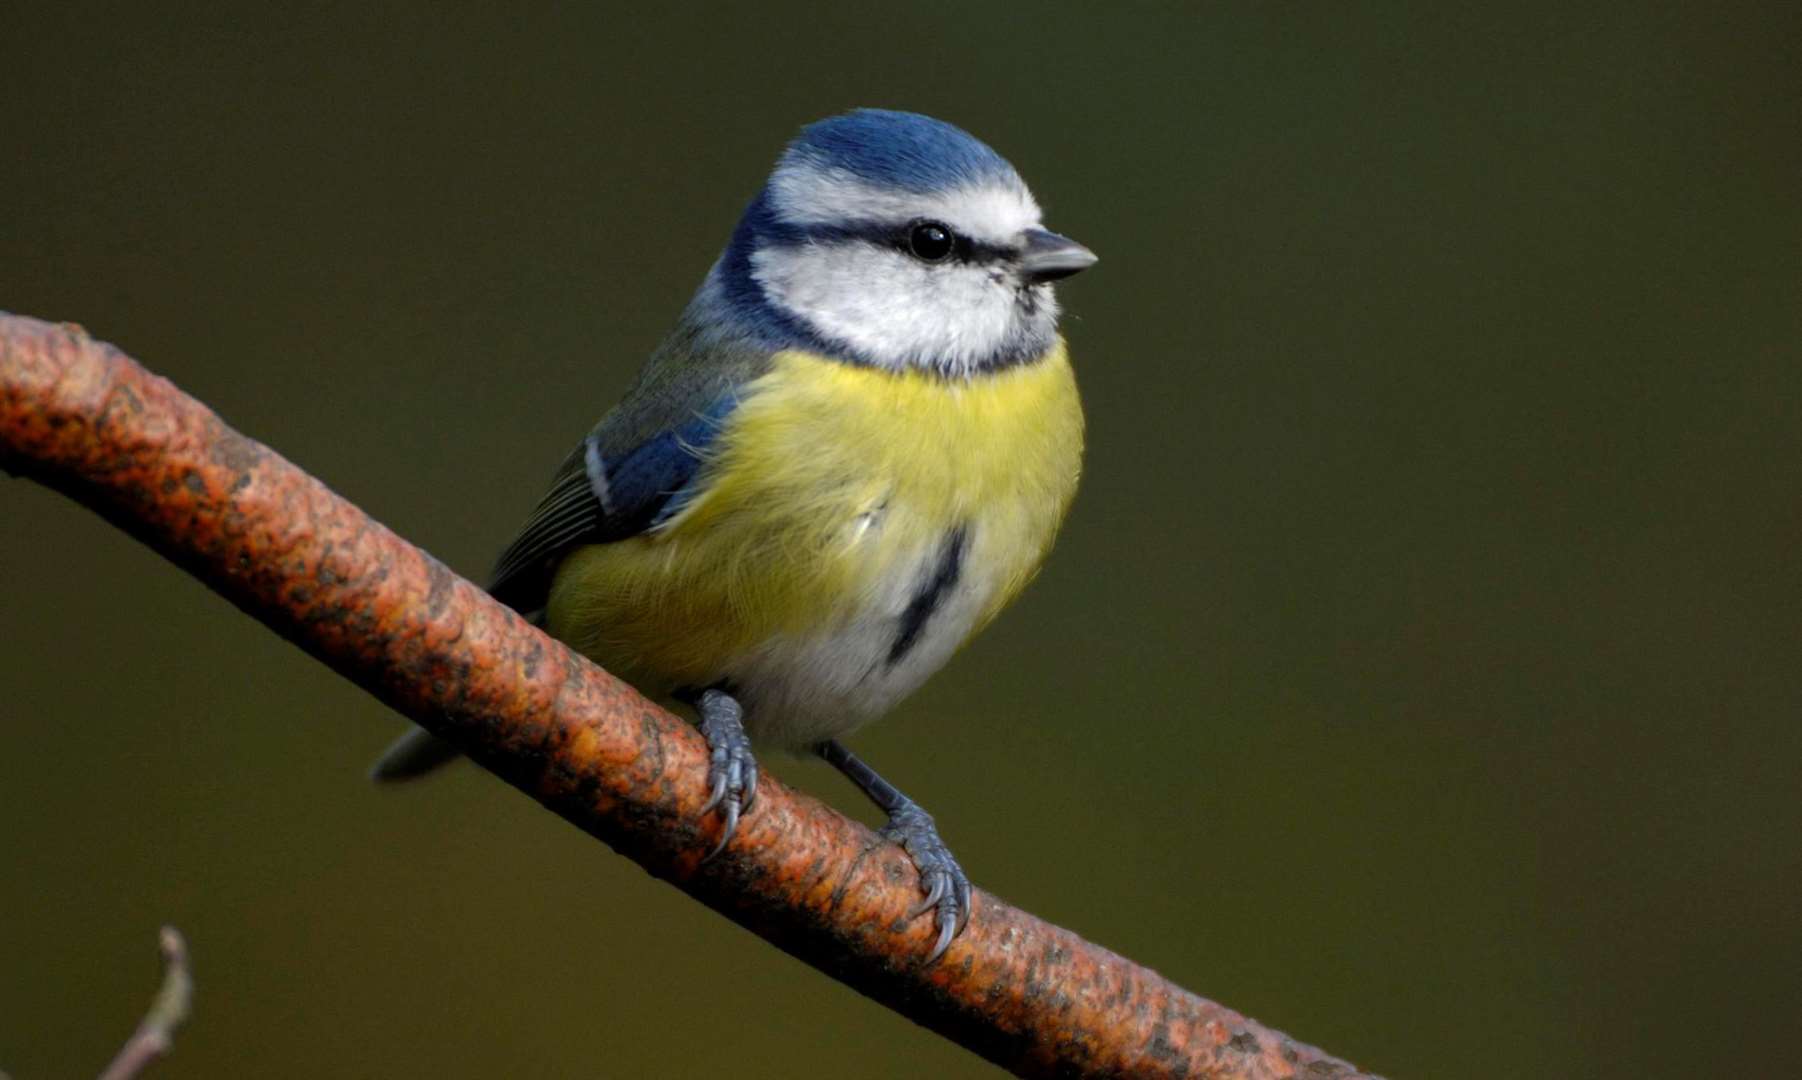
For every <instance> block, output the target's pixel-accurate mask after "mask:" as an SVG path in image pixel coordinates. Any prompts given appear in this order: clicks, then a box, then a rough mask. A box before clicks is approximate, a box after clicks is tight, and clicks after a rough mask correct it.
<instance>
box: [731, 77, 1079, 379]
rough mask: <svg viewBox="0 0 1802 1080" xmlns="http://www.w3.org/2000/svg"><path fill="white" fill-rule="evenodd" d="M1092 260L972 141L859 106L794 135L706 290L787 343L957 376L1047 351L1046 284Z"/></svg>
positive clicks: (1051, 307)
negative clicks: (717, 291) (1047, 222)
mask: <svg viewBox="0 0 1802 1080" xmlns="http://www.w3.org/2000/svg"><path fill="white" fill-rule="evenodd" d="M1094 262H1095V256H1094V254H1093V253H1091V252H1090V251H1089V250H1088V249H1087V248H1085V247H1083V246H1082V245H1081V244H1078V243H1077V242H1076V241H1074V240H1070V239H1067V238H1065V237H1062V236H1059V235H1058V234H1056V233H1054V232H1050V231H1049V230H1047V229H1045V228H1044V227H1043V225H1042V224H1041V220H1040V213H1039V206H1038V204H1037V203H1036V202H1035V201H1034V200H1033V197H1032V193H1031V192H1030V191H1028V190H1027V187H1026V183H1025V181H1023V180H1021V179H1020V175H1019V174H1018V173H1017V172H1015V171H1014V168H1013V166H1012V165H1009V164H1008V163H1007V161H1006V160H1005V159H1004V158H1002V157H1001V155H999V154H997V153H996V152H995V151H994V150H992V149H990V148H989V147H988V146H986V145H985V144H983V143H982V142H981V141H979V140H977V139H976V138H975V137H974V136H972V135H970V134H968V133H967V132H965V131H963V130H961V129H959V128H956V127H953V126H952V125H950V124H947V123H944V122H943V121H939V120H934V119H932V118H931V117H927V116H921V115H919V114H917V113H907V112H892V111H889V110H883V109H859V110H857V111H855V112H850V113H846V114H845V115H843V116H835V117H832V118H830V119H827V120H821V121H819V122H818V123H815V124H811V125H809V126H808V127H806V128H804V129H802V131H801V134H800V135H799V137H797V138H796V139H795V140H794V142H792V143H791V144H790V145H789V147H788V149H787V150H786V151H785V152H784V153H783V155H782V157H781V158H780V160H778V161H777V163H776V167H775V170H774V171H773V172H772V173H771V174H770V178H769V181H768V183H766V184H765V186H764V188H763V190H762V191H761V192H760V193H759V194H758V195H757V197H756V198H755V199H754V200H752V202H751V205H750V207H749V208H748V209H747V210H746V211H745V214H744V217H743V218H742V219H741V220H740V222H739V225H738V228H737V230H736V231H735V232H734V234H733V238H732V242H731V244H730V246H728V248H727V250H726V254H725V255H724V256H723V257H722V258H721V260H720V263H719V265H718V267H716V269H715V271H714V277H715V278H716V279H718V280H717V282H710V284H717V285H718V287H719V288H721V289H722V290H723V292H724V294H725V296H726V297H727V298H729V300H730V302H731V305H732V307H734V308H735V309H736V312H737V315H738V316H739V317H740V318H742V319H745V320H749V321H751V322H752V323H754V324H756V326H757V327H758V329H759V335H760V336H763V337H767V338H771V339H775V340H774V343H775V344H778V345H779V346H781V347H801V348H809V349H813V350H815V351H819V352H822V353H826V354H828V355H834V356H838V357H841V358H843V359H847V360H850V361H852V362H855V363H862V364H869V365H874V366H879V367H884V368H890V369H894V370H904V369H920V370H925V371H930V372H933V373H936V374H940V375H946V376H959V375H968V374H971V373H974V372H979V371H986V370H994V369H996V368H1000V367H1004V366H1007V365H1008V364H1012V363H1018V362H1021V361H1024V360H1029V359H1032V358H1034V357H1037V356H1039V355H1041V354H1042V353H1044V352H1045V350H1046V349H1048V348H1050V347H1051V345H1052V343H1053V342H1054V341H1055V339H1056V334H1057V314H1058V308H1057V300H1056V297H1055V296H1054V295H1053V292H1052V285H1051V283H1052V282H1053V281H1056V280H1058V279H1060V278H1064V277H1068V276H1069V275H1071V274H1074V273H1077V272H1078V271H1080V270H1083V269H1085V268H1087V267H1088V266H1090V265H1092V264H1093V263H1094Z"/></svg>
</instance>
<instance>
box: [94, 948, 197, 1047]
mask: <svg viewBox="0 0 1802 1080" xmlns="http://www.w3.org/2000/svg"><path fill="white" fill-rule="evenodd" d="M157 946H158V948H159V949H160V950H161V951H162V954H163V985H162V988H161V989H159V990H158V991H157V992H156V1000H154V1001H152V1002H151V1003H150V1011H149V1012H147V1013H145V1014H144V1019H143V1020H141V1021H139V1022H138V1029H137V1030H136V1031H134V1032H132V1033H131V1038H129V1039H127V1040H125V1045H124V1046H122V1047H120V1048H119V1053H118V1054H116V1055H115V1056H114V1057H113V1061H112V1064H110V1065H108V1066H107V1067H106V1071H105V1072H103V1073H101V1074H100V1080H134V1078H135V1077H136V1076H137V1075H138V1074H139V1073H141V1072H143V1071H144V1068H145V1067H146V1066H148V1065H149V1064H150V1063H151V1062H153V1061H155V1060H156V1059H157V1058H160V1057H162V1056H163V1055H164V1054H167V1053H168V1052H169V1048H170V1047H171V1046H174V1045H175V1029H176V1028H178V1027H181V1026H182V1024H184V1023H186V1022H187V1019H188V1005H189V1002H191V1001H192V1000H193V998H194V977H193V976H192V975H190V974H189V973H188V943H187V942H185V941H183V940H182V937H181V931H179V930H177V929H176V928H175V927H173V926H165V927H163V932H162V933H161V934H160V935H159V936H158V938H157Z"/></svg>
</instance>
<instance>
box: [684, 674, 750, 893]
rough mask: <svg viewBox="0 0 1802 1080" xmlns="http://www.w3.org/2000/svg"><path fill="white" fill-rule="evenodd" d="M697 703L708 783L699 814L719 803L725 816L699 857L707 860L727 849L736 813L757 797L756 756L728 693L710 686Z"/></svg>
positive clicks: (734, 829) (745, 810)
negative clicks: (715, 836)
mask: <svg viewBox="0 0 1802 1080" xmlns="http://www.w3.org/2000/svg"><path fill="white" fill-rule="evenodd" d="M697 706H698V708H699V710H700V713H701V723H700V725H699V726H700V729H701V734H702V735H703V736H704V737H705V738H706V739H707V749H708V756H707V778H708V782H709V784H710V785H711V787H710V790H709V791H708V794H707V802H706V803H705V804H704V805H703V806H702V807H701V815H702V816H703V817H705V816H706V815H707V814H709V813H712V812H713V810H714V808H715V807H718V808H719V810H720V812H721V814H722V815H723V816H724V818H725V823H724V825H723V827H722V828H721V829H720V838H719V842H718V843H716V844H715V845H714V846H713V850H712V851H709V852H708V853H707V856H706V858H704V859H702V860H701V861H702V862H706V861H707V860H708V859H711V858H713V857H714V856H715V855H718V854H719V853H720V852H722V851H724V850H726V845H727V844H729V843H731V842H732V837H733V836H734V835H735V834H737V832H738V819H739V817H740V816H741V815H744V814H748V813H750V812H751V807H752V805H753V804H754V803H756V801H757V759H756V757H754V756H753V755H752V753H751V739H750V737H749V736H747V735H746V734H745V726H744V722H743V719H742V716H743V713H742V711H741V710H740V708H739V705H738V702H736V701H734V700H733V699H732V697H731V695H729V694H726V693H724V692H723V691H719V690H709V691H706V692H705V693H703V694H702V695H701V697H700V700H699V701H698V702H697Z"/></svg>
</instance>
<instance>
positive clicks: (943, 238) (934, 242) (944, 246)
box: [907, 221, 957, 262]
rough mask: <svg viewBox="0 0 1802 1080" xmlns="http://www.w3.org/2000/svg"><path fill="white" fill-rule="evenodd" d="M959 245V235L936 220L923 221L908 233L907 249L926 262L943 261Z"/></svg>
mask: <svg viewBox="0 0 1802 1080" xmlns="http://www.w3.org/2000/svg"><path fill="white" fill-rule="evenodd" d="M956 246H957V236H956V234H955V233H953V232H952V231H951V230H950V229H948V228H946V227H945V226H943V225H940V224H939V223H938V222H936V221H922V222H919V223H918V224H916V225H915V226H914V227H913V228H912V229H910V230H908V233H907V250H909V251H911V252H913V255H914V258H916V259H920V260H923V261H925V262H943V261H944V260H945V259H946V258H947V257H949V256H950V254H951V249H952V248H955V247H956Z"/></svg>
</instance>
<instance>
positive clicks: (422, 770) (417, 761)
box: [369, 727, 461, 784]
mask: <svg viewBox="0 0 1802 1080" xmlns="http://www.w3.org/2000/svg"><path fill="white" fill-rule="evenodd" d="M460 756H461V752H460V751H459V750H458V749H457V748H456V747H454V746H452V745H451V744H450V743H447V742H445V741H444V740H443V739H440V738H439V737H438V736H436V735H434V734H432V733H431V732H429V731H427V730H426V729H425V728H418V727H416V728H413V729H412V730H411V731H408V732H407V733H406V734H404V735H402V736H401V737H400V738H398V739H396V740H394V742H393V743H392V744H390V745H389V747H388V749H386V750H384V751H382V756H381V757H379V758H376V759H375V764H374V765H371V766H370V767H369V778H370V779H371V780H374V781H375V782H376V783H378V784H388V783H395V782H397V781H401V780H414V779H417V778H419V777H421V776H424V775H426V774H427V773H429V772H434V771H436V770H437V769H438V768H439V767H441V766H444V765H448V764H450V763H451V762H453V761H455V760H456V759H457V758H458V757H460Z"/></svg>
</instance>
